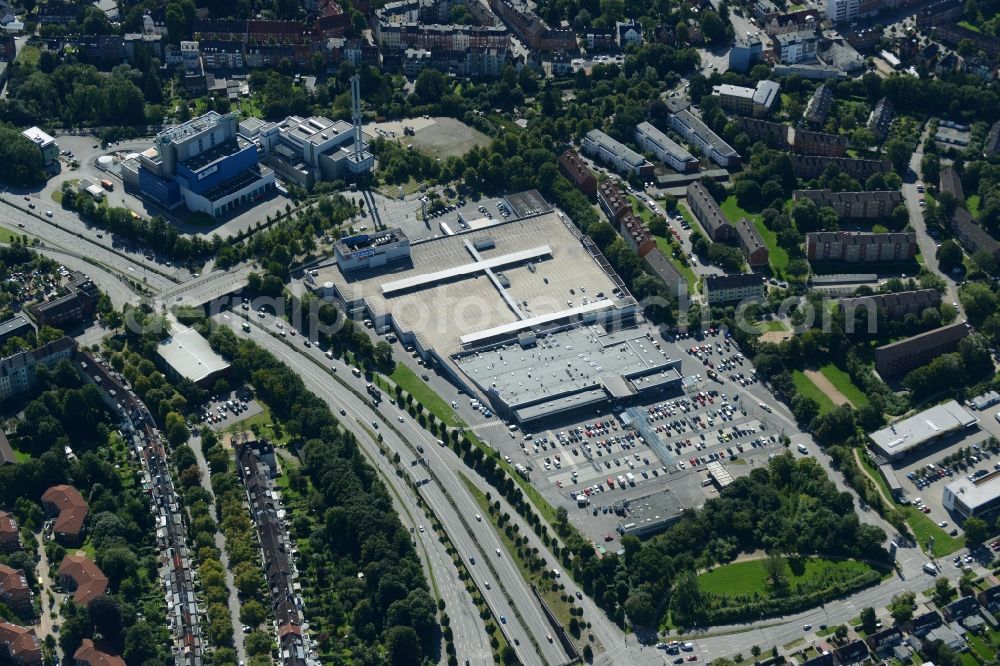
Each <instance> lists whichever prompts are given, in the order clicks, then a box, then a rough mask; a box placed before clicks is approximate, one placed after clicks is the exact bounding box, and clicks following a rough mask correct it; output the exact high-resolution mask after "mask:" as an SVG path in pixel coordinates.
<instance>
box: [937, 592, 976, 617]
mask: <svg viewBox="0 0 1000 666" xmlns="http://www.w3.org/2000/svg"><path fill="white" fill-rule="evenodd" d="M978 612H979V599H977V598H976V597H974V596H968V597H960V598H959V599H956V600H955V601H952V602H951V603H950V604H947V605H946V606H945V607H944V608H942V609H941V613H942V615H944V619H946V620H947V621H949V622H957V621H959V620H963V619H965V618H967V617H969V616H970V615H974V614H976V613H978Z"/></svg>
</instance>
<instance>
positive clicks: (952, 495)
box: [941, 470, 1000, 522]
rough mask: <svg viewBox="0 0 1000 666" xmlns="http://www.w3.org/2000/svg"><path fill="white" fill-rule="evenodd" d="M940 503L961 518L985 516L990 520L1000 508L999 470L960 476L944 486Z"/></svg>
mask: <svg viewBox="0 0 1000 666" xmlns="http://www.w3.org/2000/svg"><path fill="white" fill-rule="evenodd" d="M941 503H942V504H943V505H944V508H945V509H947V510H948V511H954V512H955V513H957V514H959V515H960V516H962V517H963V518H971V517H972V516H975V517H976V518H984V517H985V518H986V519H987V520H990V521H991V522H992V519H993V517H994V516H996V514H997V509H1000V471H997V470H992V471H990V472H989V473H987V474H985V475H983V476H981V477H979V478H975V477H973V478H972V479H969V478H967V477H960V478H958V479H957V480H955V481H952V482H951V483H949V484H948V485H947V486H945V487H944V492H943V493H942V495H941Z"/></svg>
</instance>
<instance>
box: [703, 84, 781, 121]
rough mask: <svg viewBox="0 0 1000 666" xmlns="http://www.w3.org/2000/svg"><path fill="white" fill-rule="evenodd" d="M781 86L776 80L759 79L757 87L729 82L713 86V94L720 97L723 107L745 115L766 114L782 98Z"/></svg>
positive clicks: (757, 115) (756, 115)
mask: <svg viewBox="0 0 1000 666" xmlns="http://www.w3.org/2000/svg"><path fill="white" fill-rule="evenodd" d="M780 93H781V86H780V85H779V84H777V83H775V82H774V81H767V80H763V81H758V82H757V87H756V88H746V87H743V86H734V85H730V84H728V83H723V84H721V85H717V86H713V87H712V95H713V96H715V97H718V98H719V103H720V104H721V106H722V108H723V109H726V110H728V111H732V112H734V113H739V114H742V115H745V116H755V117H759V116H766V115H768V114H769V113H771V109H773V108H774V105H775V103H776V102H777V101H778V99H780Z"/></svg>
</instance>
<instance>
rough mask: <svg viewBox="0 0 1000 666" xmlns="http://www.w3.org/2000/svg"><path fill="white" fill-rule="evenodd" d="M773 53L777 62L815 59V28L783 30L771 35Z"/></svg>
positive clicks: (816, 42) (790, 63) (817, 41)
mask: <svg viewBox="0 0 1000 666" xmlns="http://www.w3.org/2000/svg"><path fill="white" fill-rule="evenodd" d="M772 41H773V42H774V53H775V56H776V58H777V60H778V62H780V63H782V64H785V65H794V64H796V63H800V62H812V61H814V60H816V48H817V45H818V44H819V38H818V37H817V36H816V31H815V30H795V31H793V32H783V33H779V34H776V35H775V36H774V37H773V40H772Z"/></svg>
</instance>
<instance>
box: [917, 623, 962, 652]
mask: <svg viewBox="0 0 1000 666" xmlns="http://www.w3.org/2000/svg"><path fill="white" fill-rule="evenodd" d="M960 629H961V627H960ZM937 641H941V643H942V645H944V646H945V647H946V648H948V649H949V650H951V651H952V652H964V651H965V650H967V649H968V648H969V646H968V645H967V644H966V643H965V639H964V638H962V632H959V631H955V629H953V628H952V627H951V626H950V625H947V624H943V625H941V626H940V627H938V628H936V629H931V630H930V631H928V632H927V634H926V635H925V636H924V646H927V645H930V644H932V643H935V642H937ZM925 649H926V647H925Z"/></svg>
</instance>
